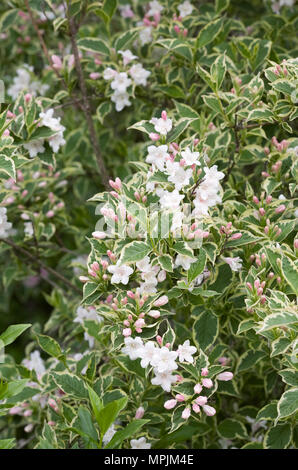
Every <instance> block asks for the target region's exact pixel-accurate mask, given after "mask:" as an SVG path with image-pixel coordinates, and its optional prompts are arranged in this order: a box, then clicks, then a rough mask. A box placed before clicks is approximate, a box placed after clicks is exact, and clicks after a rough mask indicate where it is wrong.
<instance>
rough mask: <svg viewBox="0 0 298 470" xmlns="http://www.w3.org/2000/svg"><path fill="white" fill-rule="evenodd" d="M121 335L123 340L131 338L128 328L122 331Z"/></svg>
mask: <svg viewBox="0 0 298 470" xmlns="http://www.w3.org/2000/svg"><path fill="white" fill-rule="evenodd" d="M122 334H123V336H125V338H127V337H128V336H131V329H130V328H124V330H123V331H122Z"/></svg>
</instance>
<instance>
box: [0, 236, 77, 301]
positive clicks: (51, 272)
mask: <svg viewBox="0 0 298 470" xmlns="http://www.w3.org/2000/svg"><path fill="white" fill-rule="evenodd" d="M1 241H3V242H4V243H6V244H7V245H9V246H11V247H12V248H13V249H14V250H16V251H19V252H20V253H22V254H23V255H24V256H26V257H27V258H28V259H30V260H31V261H32V262H33V263H34V264H38V265H39V266H40V267H41V268H43V269H44V270H45V271H47V272H48V273H50V274H52V275H53V276H55V277H56V278H57V279H59V280H60V281H62V282H63V283H64V284H66V285H67V286H68V287H70V288H71V289H72V290H74V291H75V292H77V293H78V294H80V295H81V294H82V291H81V289H79V288H78V287H77V286H75V285H74V284H72V283H71V282H70V281H69V280H68V279H66V277H64V276H63V275H62V274H60V273H58V272H57V271H55V269H53V268H50V267H49V266H47V265H46V264H44V263H43V262H42V261H40V260H39V259H38V258H36V256H34V255H32V254H31V253H30V251H27V250H26V249H25V248H22V247H21V246H18V245H16V244H15V243H14V242H13V241H11V240H9V239H8V238H2V239H1Z"/></svg>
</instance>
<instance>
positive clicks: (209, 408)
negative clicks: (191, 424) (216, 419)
mask: <svg viewBox="0 0 298 470" xmlns="http://www.w3.org/2000/svg"><path fill="white" fill-rule="evenodd" d="M203 410H204V413H205V414H206V415H207V416H214V415H215V413H216V409H215V408H213V406H209V405H204V406H203Z"/></svg>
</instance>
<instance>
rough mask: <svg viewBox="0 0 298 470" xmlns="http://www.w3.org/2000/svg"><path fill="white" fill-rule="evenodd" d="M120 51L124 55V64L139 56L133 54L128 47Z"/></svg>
mask: <svg viewBox="0 0 298 470" xmlns="http://www.w3.org/2000/svg"><path fill="white" fill-rule="evenodd" d="M118 53H119V54H121V55H122V59H123V65H127V64H129V62H131V61H132V60H134V59H137V56H136V55H133V53H132V52H131V51H130V50H129V49H126V50H125V51H118Z"/></svg>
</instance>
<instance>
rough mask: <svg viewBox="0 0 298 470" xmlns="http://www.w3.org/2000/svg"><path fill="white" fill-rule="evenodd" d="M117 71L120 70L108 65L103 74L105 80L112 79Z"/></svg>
mask: <svg viewBox="0 0 298 470" xmlns="http://www.w3.org/2000/svg"><path fill="white" fill-rule="evenodd" d="M117 73H118V72H117V71H116V70H114V69H111V67H107V68H106V69H105V70H104V71H103V74H102V76H103V78H104V79H105V80H112V79H113V78H115V77H116V75H117Z"/></svg>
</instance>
